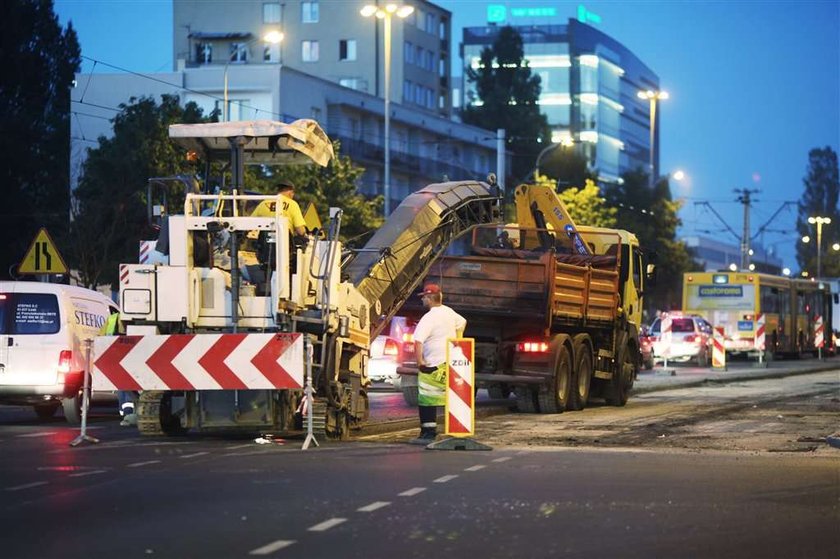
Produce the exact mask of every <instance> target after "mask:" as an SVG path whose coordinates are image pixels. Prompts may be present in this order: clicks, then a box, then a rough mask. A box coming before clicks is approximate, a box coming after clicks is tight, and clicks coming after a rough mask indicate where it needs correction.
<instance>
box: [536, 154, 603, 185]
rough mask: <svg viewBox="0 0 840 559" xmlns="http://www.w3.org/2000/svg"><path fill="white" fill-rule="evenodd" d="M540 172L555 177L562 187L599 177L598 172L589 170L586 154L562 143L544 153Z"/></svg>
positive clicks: (583, 182)
mask: <svg viewBox="0 0 840 559" xmlns="http://www.w3.org/2000/svg"><path fill="white" fill-rule="evenodd" d="M540 172H541V173H543V174H545V175H547V176H549V177H551V178H553V179H555V180H556V181H557V182H558V184H559V185H560V187H561V188H565V187H567V186H569V185H575V184H585V183H586V181H590V180H591V181H595V180H597V179H598V176H597V175H598V174H597V173H595V172H592V171H590V170H589V165H588V163H587V160H586V157H585V156H583V155H582V154H580V153H578V152H576V151H575V150H574V149H571V148H567V147H566V146H564V145H562V144H561V145H560V146H557V147H556V148H555V149H553V150H550V151H548V152H547V153H546V154H545V155H543V157H542V159H541V160H540Z"/></svg>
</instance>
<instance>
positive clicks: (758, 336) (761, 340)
mask: <svg viewBox="0 0 840 559" xmlns="http://www.w3.org/2000/svg"><path fill="white" fill-rule="evenodd" d="M764 322H765V319H764V313H760V314H759V315H758V316H757V317H756V319H755V349H756V350H757V351H761V352H763V351H764V349H765V336H764Z"/></svg>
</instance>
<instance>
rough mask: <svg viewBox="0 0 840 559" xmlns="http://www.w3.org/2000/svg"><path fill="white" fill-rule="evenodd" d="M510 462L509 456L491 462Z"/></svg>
mask: <svg viewBox="0 0 840 559" xmlns="http://www.w3.org/2000/svg"><path fill="white" fill-rule="evenodd" d="M508 460H510V456H502V457H501V458H494V459H493V460H492V461H493V462H507V461H508Z"/></svg>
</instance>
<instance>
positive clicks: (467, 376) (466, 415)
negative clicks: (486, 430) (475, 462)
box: [426, 338, 491, 450]
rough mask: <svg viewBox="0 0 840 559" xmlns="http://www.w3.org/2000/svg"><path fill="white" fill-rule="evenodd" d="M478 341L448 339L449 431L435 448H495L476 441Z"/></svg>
mask: <svg viewBox="0 0 840 559" xmlns="http://www.w3.org/2000/svg"><path fill="white" fill-rule="evenodd" d="M474 356H475V340H473V339H472V338H457V339H449V340H446V363H447V370H446V409H445V411H444V415H445V417H446V434H447V435H449V436H450V437H451V438H449V439H444V440H442V441H440V442H436V443H432V444H430V445H428V446H427V447H426V448H429V449H432V450H491V449H490V447H489V446H486V445H483V444H481V443H478V442H476V441H474V440H472V439H471V438H470V437H472V436H473V434H474V433H475V365H474V363H475V361H474Z"/></svg>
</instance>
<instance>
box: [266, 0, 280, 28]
mask: <svg viewBox="0 0 840 559" xmlns="http://www.w3.org/2000/svg"><path fill="white" fill-rule="evenodd" d="M263 23H280V2H267V3H265V4H263Z"/></svg>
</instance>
